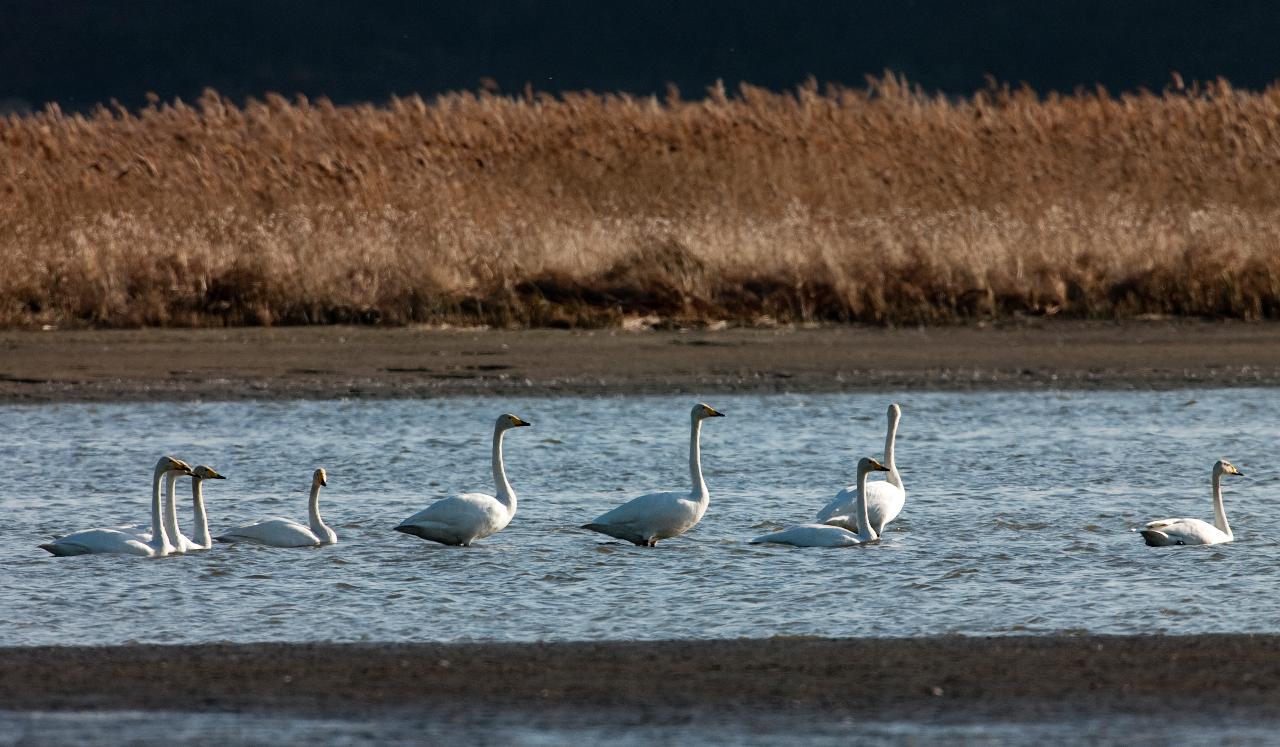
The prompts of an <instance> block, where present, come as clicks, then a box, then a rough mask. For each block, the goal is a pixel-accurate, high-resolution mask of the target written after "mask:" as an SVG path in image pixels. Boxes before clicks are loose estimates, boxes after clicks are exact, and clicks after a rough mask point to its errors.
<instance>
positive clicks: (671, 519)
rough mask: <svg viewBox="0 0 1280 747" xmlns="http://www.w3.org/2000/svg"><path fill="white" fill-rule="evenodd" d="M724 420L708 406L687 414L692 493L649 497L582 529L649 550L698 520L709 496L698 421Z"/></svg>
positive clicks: (631, 501)
mask: <svg viewBox="0 0 1280 747" xmlns="http://www.w3.org/2000/svg"><path fill="white" fill-rule="evenodd" d="M720 417H724V415H723V413H719V412H716V411H715V410H714V409H713V408H712V407H711V406H710V405H704V404H701V403H699V404H696V405H694V406H693V410H692V412H690V413H689V418H690V421H691V422H690V430H689V476H690V478H692V480H693V489H692V490H690V491H689V492H687V493H681V492H679V491H674V492H670V493H650V494H648V495H642V496H640V497H639V498H633V499H631V500H630V501H627V502H626V503H624V504H622V505H621V506H618V507H617V508H615V509H613V510H612V511H609V512H607V513H604V514H601V515H600V516H598V517H596V519H595V521H592V522H591V523H590V524H583V525H582V528H583V529H590V530H591V531H593V532H600V533H601V534H607V535H609V536H610V537H616V538H618V539H620V540H626V541H627V542H631V543H633V544H636V545H640V546H644V547H653V546H655V545H657V543H658V540H663V539H669V538H671V537H678V536H679V535H681V534H684V533H685V532H687V531H689V530H690V529H692V528H693V526H694V525H695V524H697V523H698V522H699V521H701V520H702V516H703V514H705V513H706V512H707V505H708V504H709V503H710V502H711V496H710V494H708V493H707V482H706V480H704V479H703V478H702V447H701V443H700V441H701V437H702V421H703V420H706V419H707V418H720Z"/></svg>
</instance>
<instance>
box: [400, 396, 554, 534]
mask: <svg viewBox="0 0 1280 747" xmlns="http://www.w3.org/2000/svg"><path fill="white" fill-rule="evenodd" d="M529 425H531V423H529V422H528V421H526V420H521V419H520V418H518V417H516V416H515V415H512V414H510V413H507V414H503V415H499V416H498V420H497V422H496V423H494V426H493V452H492V454H491V456H490V464H491V466H492V467H493V482H494V483H495V485H496V487H497V492H498V494H497V495H488V494H486V493H460V494H458V495H452V496H449V497H448V498H441V499H440V500H438V501H436V502H435V503H432V504H431V505H430V506H427V507H426V508H424V509H422V510H421V511H419V512H418V513H416V514H414V515H413V516H410V517H409V518H407V519H405V520H404V521H402V522H400V524H399V525H398V526H396V527H395V530H396V531H397V532H403V533H405V534H411V535H413V536H414V537H420V538H422V539H424V540H429V541H431V542H439V543H440V544H442V545H461V546H463V547H466V546H468V545H470V544H471V543H472V542H475V541H476V540H478V539H484V538H485V537H488V536H490V535H493V534H497V533H498V532H500V531H502V530H503V529H505V528H506V526H507V525H508V524H510V523H511V519H513V518H514V517H515V515H516V492H515V491H514V490H512V489H511V483H510V482H508V481H507V468H506V465H505V464H504V463H503V461H502V438H503V435H504V434H506V432H507V431H509V430H511V429H512V428H524V427H527V426H529Z"/></svg>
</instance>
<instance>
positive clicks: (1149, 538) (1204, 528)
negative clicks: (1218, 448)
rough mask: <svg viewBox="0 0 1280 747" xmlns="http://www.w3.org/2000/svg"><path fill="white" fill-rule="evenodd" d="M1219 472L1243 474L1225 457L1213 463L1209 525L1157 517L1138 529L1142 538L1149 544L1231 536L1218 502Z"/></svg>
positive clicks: (1212, 541) (1201, 542) (1213, 542)
mask: <svg viewBox="0 0 1280 747" xmlns="http://www.w3.org/2000/svg"><path fill="white" fill-rule="evenodd" d="M1223 475H1241V476H1243V475H1244V473H1243V472H1241V471H1240V470H1238V469H1236V467H1235V465H1233V464H1232V463H1231V462H1228V461H1227V460H1225V459H1219V460H1218V461H1217V462H1216V463H1215V464H1214V465H1213V475H1212V484H1213V515H1214V523H1213V524H1210V523H1209V522H1207V521H1204V520H1202V519H1187V518H1181V519H1157V520H1156V521H1151V522H1147V523H1146V524H1145V525H1143V527H1142V529H1139V530H1138V532H1139V533H1140V534H1141V535H1142V539H1143V540H1144V541H1145V542H1146V543H1147V544H1148V545H1150V546H1152V547H1170V546H1176V545H1217V544H1221V543H1223V542H1231V541H1232V540H1233V539H1235V535H1234V534H1233V533H1232V531H1231V526H1230V525H1229V524H1228V523H1227V512H1226V509H1224V508H1223V505H1222V476H1223Z"/></svg>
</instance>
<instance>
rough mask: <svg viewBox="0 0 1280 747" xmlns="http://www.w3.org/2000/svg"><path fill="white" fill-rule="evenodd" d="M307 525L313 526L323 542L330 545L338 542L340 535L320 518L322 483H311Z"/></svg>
mask: <svg viewBox="0 0 1280 747" xmlns="http://www.w3.org/2000/svg"><path fill="white" fill-rule="evenodd" d="M307 523H308V524H310V525H311V531H312V532H315V535H316V536H317V537H319V538H320V539H321V540H324V541H327V542H328V543H329V544H333V543H334V542H337V540H338V535H336V534H334V533H333V530H332V529H330V528H329V526H328V525H327V524H325V523H324V519H322V518H320V481H319V480H312V481H311V498H310V499H309V500H308V501H307Z"/></svg>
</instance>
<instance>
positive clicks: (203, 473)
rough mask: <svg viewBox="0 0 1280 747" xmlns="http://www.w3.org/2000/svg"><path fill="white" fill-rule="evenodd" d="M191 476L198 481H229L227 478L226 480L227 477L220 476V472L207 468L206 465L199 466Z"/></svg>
mask: <svg viewBox="0 0 1280 747" xmlns="http://www.w3.org/2000/svg"><path fill="white" fill-rule="evenodd" d="M191 475H192V476H193V477H195V478H196V479H197V480H225V479H227V478H226V475H220V474H218V471H217V470H215V469H214V468H213V467H209V466H206V465H203V464H201V465H199V466H197V467H196V468H195V469H193V470H191Z"/></svg>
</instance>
